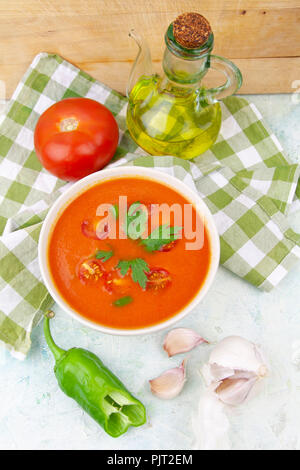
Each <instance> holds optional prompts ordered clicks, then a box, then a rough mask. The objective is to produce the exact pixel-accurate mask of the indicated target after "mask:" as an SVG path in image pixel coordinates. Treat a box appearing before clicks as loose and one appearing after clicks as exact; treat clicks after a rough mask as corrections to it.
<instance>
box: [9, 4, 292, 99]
mask: <svg viewBox="0 0 300 470" xmlns="http://www.w3.org/2000/svg"><path fill="white" fill-rule="evenodd" d="M184 11H198V12H199V13H202V14H203V15H204V16H206V17H207V19H208V20H209V21H210V23H211V25H212V28H213V31H214V33H215V49H214V53H216V54H220V55H223V56H224V57H227V58H230V59H232V60H233V61H234V62H235V63H236V64H237V65H238V66H239V67H240V69H241V71H242V73H243V77H244V84H243V87H242V89H241V92H242V93H281V92H283V93H288V92H293V91H295V90H296V88H297V87H298V88H299V87H300V28H299V22H300V0H265V1H258V0H223V1H222V0H201V2H199V0H164V1H162V0H85V1H82V0H14V1H13V2H12V1H11V0H0V80H3V81H4V82H5V84H6V96H7V98H9V97H10V96H11V94H12V92H13V90H14V88H15V87H16V85H17V83H18V81H19V80H20V78H21V77H22V75H23V73H24V72H25V70H26V68H27V67H28V66H29V64H30V62H31V61H32V59H33V57H34V56H35V55H36V54H38V53H39V52H41V51H44V52H54V53H58V54H60V55H62V56H63V57H64V58H66V59H67V60H69V61H70V62H72V63H74V64H76V65H77V66H79V67H81V68H82V69H84V70H85V71H86V72H88V73H90V74H91V75H93V76H94V77H95V78H97V79H99V80H101V81H102V82H105V83H106V84H108V85H109V86H111V87H113V88H115V89H117V90H118V91H120V92H123V93H124V91H125V87H126V82H127V78H128V74H129V70H130V68H131V66H132V63H133V60H134V58H135V55H136V47H135V45H134V44H133V43H132V42H131V40H130V39H129V37H128V31H129V30H130V29H131V28H134V29H136V30H137V31H138V32H141V33H142V34H144V35H145V37H146V38H147V40H148V41H149V44H150V46H151V52H152V57H153V60H154V62H155V64H157V65H158V64H159V62H160V60H161V58H162V53H163V49H164V40H163V37H164V33H165V30H166V28H167V26H168V25H169V23H170V22H171V21H172V20H174V19H175V17H176V16H177V15H178V14H179V13H182V12H184Z"/></svg>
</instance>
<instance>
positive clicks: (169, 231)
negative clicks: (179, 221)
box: [141, 224, 182, 251]
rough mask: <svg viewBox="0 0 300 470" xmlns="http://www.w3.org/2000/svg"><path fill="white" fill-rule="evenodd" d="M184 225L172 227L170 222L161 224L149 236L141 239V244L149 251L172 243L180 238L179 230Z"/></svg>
mask: <svg viewBox="0 0 300 470" xmlns="http://www.w3.org/2000/svg"><path fill="white" fill-rule="evenodd" d="M181 230H182V227H170V226H169V225H168V224H164V225H160V226H159V227H157V228H156V229H155V230H153V232H151V233H150V235H149V237H147V238H144V239H142V240H141V244H142V245H143V246H144V248H146V250H147V251H158V250H160V249H161V248H162V247H163V246H164V245H167V244H168V243H171V242H172V241H174V240H176V239H177V238H178V235H179V232H180V231H181Z"/></svg>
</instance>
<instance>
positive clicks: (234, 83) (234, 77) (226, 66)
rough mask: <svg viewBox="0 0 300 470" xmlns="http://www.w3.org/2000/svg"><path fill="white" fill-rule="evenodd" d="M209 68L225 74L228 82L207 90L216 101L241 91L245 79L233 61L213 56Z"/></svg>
mask: <svg viewBox="0 0 300 470" xmlns="http://www.w3.org/2000/svg"><path fill="white" fill-rule="evenodd" d="M208 67H209V68H211V69H213V70H218V71H219V72H221V73H223V75H225V77H226V82H225V83H223V85H220V86H218V87H216V88H210V89H208V90H206V93H208V94H211V95H212V96H213V97H214V98H215V99H222V98H226V96H230V95H233V94H234V93H236V92H237V91H238V90H239V88H240V87H241V85H242V83H243V77H242V74H241V71H240V69H239V68H238V67H237V66H236V65H235V64H234V63H233V62H231V60H228V59H225V58H224V57H221V56H218V55H213V54H211V55H210V57H209V66H208Z"/></svg>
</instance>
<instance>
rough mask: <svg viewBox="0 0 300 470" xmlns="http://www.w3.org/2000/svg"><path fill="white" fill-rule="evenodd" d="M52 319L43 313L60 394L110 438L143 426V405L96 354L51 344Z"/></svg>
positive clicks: (52, 315)
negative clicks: (85, 414) (75, 404)
mask: <svg viewBox="0 0 300 470" xmlns="http://www.w3.org/2000/svg"><path fill="white" fill-rule="evenodd" d="M53 317H54V313H53V312H51V311H49V312H47V313H46V315H45V320H44V333H45V338H46V341H47V344H48V346H49V348H50V350H51V352H52V354H53V356H54V358H55V367H54V373H55V375H56V378H57V381H58V384H59V386H60V388H61V389H62V391H63V392H64V393H65V394H66V395H68V396H69V397H71V398H73V399H74V400H75V401H76V402H77V403H78V404H79V405H80V406H81V407H82V408H83V409H84V410H85V411H86V412H87V413H88V414H89V415H90V416H91V417H92V418H93V419H94V420H95V421H97V423H98V424H100V426H102V428H103V429H104V430H105V431H106V432H107V433H108V434H109V435H110V436H112V437H118V436H121V434H124V433H125V432H126V431H127V429H128V428H129V426H141V425H142V424H144V423H145V422H146V410H145V407H144V405H143V404H142V403H141V402H140V401H139V400H137V399H136V398H134V397H133V396H132V395H131V393H129V391H128V390H127V389H126V388H125V386H124V385H123V384H122V382H121V381H120V380H119V379H118V378H117V377H116V376H115V375H114V374H113V373H112V372H111V371H110V370H109V369H107V367H105V365H104V364H103V363H102V361H101V360H100V359H99V358H98V357H97V356H96V355H95V354H93V353H92V352H90V351H87V350H86V349H81V348H72V349H69V350H68V351H65V350H64V349H61V348H59V347H58V346H57V345H56V344H55V343H54V341H53V338H52V335H51V332H50V325H49V319H50V318H53Z"/></svg>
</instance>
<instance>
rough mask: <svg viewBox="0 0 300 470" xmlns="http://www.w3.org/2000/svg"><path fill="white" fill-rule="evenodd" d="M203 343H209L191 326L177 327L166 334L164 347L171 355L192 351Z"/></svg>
mask: <svg viewBox="0 0 300 470" xmlns="http://www.w3.org/2000/svg"><path fill="white" fill-rule="evenodd" d="M201 343H207V341H206V340H205V339H203V338H202V337H201V336H199V335H198V333H196V332H195V331H193V330H191V329H190V328H175V329H174V330H171V331H169V333H168V334H167V335H166V337H165V340H164V344H163V348H164V350H165V351H166V352H167V353H168V356H169V357H172V356H175V354H181V353H184V352H188V351H191V349H193V348H195V347H196V346H198V345H199V344H201Z"/></svg>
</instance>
